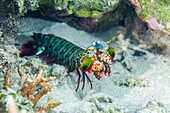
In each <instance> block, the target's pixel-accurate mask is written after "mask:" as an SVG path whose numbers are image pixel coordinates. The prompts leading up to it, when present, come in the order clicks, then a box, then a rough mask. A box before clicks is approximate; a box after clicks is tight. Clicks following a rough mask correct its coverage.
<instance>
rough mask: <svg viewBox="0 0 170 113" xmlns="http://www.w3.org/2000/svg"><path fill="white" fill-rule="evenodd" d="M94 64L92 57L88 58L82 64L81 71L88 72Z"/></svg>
mask: <svg viewBox="0 0 170 113" xmlns="http://www.w3.org/2000/svg"><path fill="white" fill-rule="evenodd" d="M91 62H92V57H89V56H88V57H87V58H86V59H84V61H83V62H82V64H81V69H83V70H87V69H88V68H89V66H90V64H91Z"/></svg>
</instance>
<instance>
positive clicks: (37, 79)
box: [4, 65, 61, 113]
mask: <svg viewBox="0 0 170 113" xmlns="http://www.w3.org/2000/svg"><path fill="white" fill-rule="evenodd" d="M42 72H43V71H42V70H40V72H39V74H38V75H37V76H36V75H34V76H33V78H30V76H29V75H28V74H25V73H24V72H23V70H22V66H21V65H18V73H19V75H20V77H21V84H20V88H19V89H18V90H17V91H16V93H17V94H19V95H21V96H22V97H23V98H24V101H26V100H29V101H31V102H32V104H33V106H32V108H34V107H35V104H36V103H37V102H38V100H39V99H40V98H41V97H42V96H43V95H45V94H47V93H48V92H50V91H51V88H52V87H53V85H50V84H48V83H46V82H48V81H52V80H54V79H55V77H49V78H44V77H42ZM4 84H5V89H6V91H7V92H8V90H12V89H11V79H10V70H8V71H7V75H6V78H5V83H4ZM37 85H41V87H42V88H41V89H39V90H38V91H37V93H35V94H33V93H34V88H35V86H37ZM7 97H8V95H7ZM7 97H6V98H7ZM60 104H61V102H58V101H52V99H51V97H50V94H49V93H48V103H47V104H46V105H44V106H42V105H41V106H40V107H39V109H38V110H36V111H35V113H38V112H42V111H48V110H49V109H51V108H54V107H56V106H58V105H60ZM7 106H8V105H7ZM8 107H10V106H8ZM12 107H13V106H12ZM11 109H12V108H11ZM16 111H17V110H16Z"/></svg>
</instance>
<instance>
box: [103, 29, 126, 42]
mask: <svg viewBox="0 0 170 113" xmlns="http://www.w3.org/2000/svg"><path fill="white" fill-rule="evenodd" d="M123 29H124V27H123V28H122V29H121V32H120V33H118V34H117V35H116V36H115V37H113V38H112V39H111V40H109V41H107V42H106V44H108V43H110V42H111V41H112V40H114V39H115V38H116V37H118V36H119V35H120V34H122V33H123V32H124V31H126V30H127V28H126V29H125V30H123Z"/></svg>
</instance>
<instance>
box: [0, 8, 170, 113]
mask: <svg viewBox="0 0 170 113" xmlns="http://www.w3.org/2000/svg"><path fill="white" fill-rule="evenodd" d="M20 11H21V9H20ZM126 22H128V21H126ZM17 26H18V29H17V30H16V38H13V37H12V36H13V34H11V35H9V36H8V37H7V40H5V41H4V42H3V41H2V42H1V43H0V66H2V68H1V69H0V78H3V79H5V75H6V71H7V70H9V69H10V70H11V89H14V90H15V89H18V88H19V84H20V80H21V79H20V77H19V74H18V73H17V66H18V65H19V64H21V65H22V67H23V70H24V72H25V73H27V74H28V75H30V76H31V75H34V74H38V72H39V71H40V70H41V69H42V70H43V76H44V77H49V76H55V77H56V79H55V80H53V81H51V82H50V84H51V85H54V87H53V88H52V91H51V92H50V95H51V97H52V99H53V100H56V101H61V102H62V104H61V105H59V106H57V107H55V108H53V109H50V110H49V111H48V112H49V113H51V112H52V113H55V112H68V113H84V112H87V113H92V112H93V113H100V112H101V113H104V112H109V113H114V112H121V113H122V112H123V113H127V112H128V113H135V112H137V113H151V112H161V113H165V112H166V113H168V111H170V100H169V98H170V95H169V94H170V58H169V56H165V54H162V49H160V50H159V49H154V48H151V49H143V48H141V46H140V41H138V40H137V39H135V38H132V37H133V36H134V35H133V33H132V34H131V33H130V32H131V31H130V30H127V31H126V32H124V33H123V34H121V35H120V36H119V37H118V38H117V39H116V40H114V41H112V42H111V43H110V44H109V45H110V46H112V47H114V48H115V50H116V57H115V59H118V60H119V61H118V62H116V63H114V64H113V65H112V66H111V71H112V73H111V76H110V77H107V76H103V77H102V81H98V80H96V79H95V77H94V76H93V75H92V74H88V75H89V76H90V79H91V80H92V81H93V89H92V90H91V89H90V85H89V84H88V83H86V86H85V89H84V90H83V91H81V90H78V92H75V88H76V84H75V83H76V81H77V78H78V75H77V73H76V72H72V73H69V74H67V70H66V68H65V67H64V66H60V65H58V64H52V65H46V64H45V62H41V58H40V57H33V58H30V59H22V58H20V57H19V52H20V51H19V48H20V47H21V45H22V44H23V43H24V42H26V41H27V40H32V39H31V37H30V36H31V35H32V34H33V33H34V32H40V33H43V34H45V33H50V34H55V35H57V36H60V37H62V38H64V39H66V40H68V41H71V42H73V43H74V44H76V45H78V46H80V47H82V48H87V47H88V46H90V45H91V44H92V41H96V40H102V41H107V40H109V39H111V38H112V37H113V36H115V35H116V34H118V33H119V31H120V30H121V29H122V27H123V26H122V25H121V24H119V25H118V26H113V27H110V28H108V29H107V30H104V31H100V32H93V33H89V32H86V31H83V30H78V29H76V28H75V27H71V26H69V25H68V24H66V23H62V22H56V21H54V20H50V19H48V18H44V17H37V16H35V17H34V16H32V15H31V14H30V15H26V16H23V17H22V18H21V21H20V22H19V24H18V25H17ZM14 28H15V24H14ZM8 30H9V29H8ZM10 33H11V32H10ZM12 33H14V34H15V32H12ZM159 33H160V34H161V32H158V34H159ZM139 35H140V36H141V34H140V33H139ZM142 36H143V37H144V38H146V37H149V36H150V35H148V34H142ZM148 40H150V37H149V39H148ZM165 43H168V42H165ZM154 47H157V46H154ZM168 52H169V51H168ZM168 52H167V53H168ZM81 85H82V84H81ZM3 87H4V85H3V82H0V88H1V89H2V88H3ZM80 87H81V86H80ZM36 88H37V89H38V88H39V87H36ZM35 92H36V91H35ZM46 102H47V95H44V96H43V97H42V98H40V100H39V101H38V103H37V104H36V106H35V108H34V110H36V109H37V108H38V106H40V105H43V104H44V103H46Z"/></svg>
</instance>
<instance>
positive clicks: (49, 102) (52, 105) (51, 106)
mask: <svg viewBox="0 0 170 113" xmlns="http://www.w3.org/2000/svg"><path fill="white" fill-rule="evenodd" d="M60 104H61V102H56V101H54V102H53V101H52V100H51V97H50V94H49V93H48V103H47V105H45V106H42V105H41V106H40V108H39V109H38V110H36V111H35V113H38V112H40V113H41V112H42V111H45V112H46V111H48V109H51V108H54V107H56V106H58V105H60Z"/></svg>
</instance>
